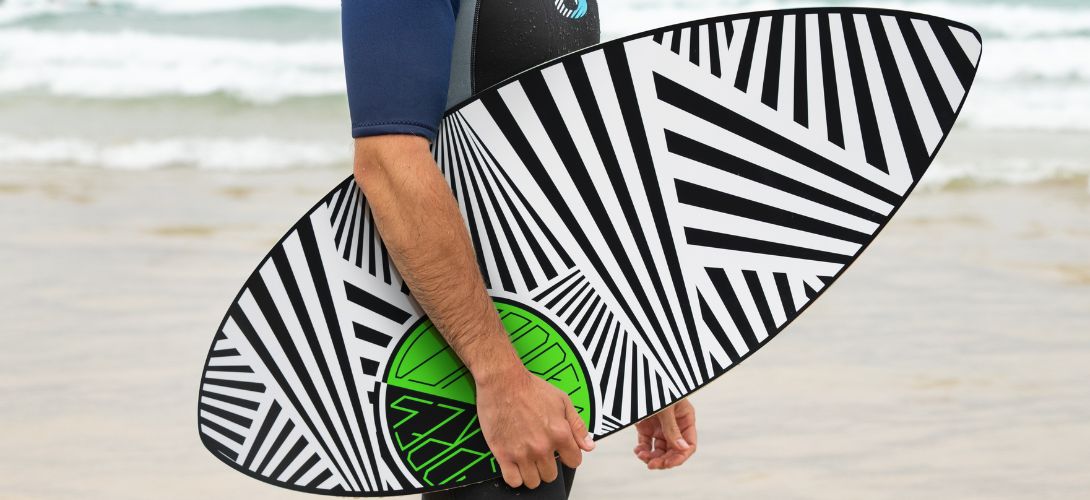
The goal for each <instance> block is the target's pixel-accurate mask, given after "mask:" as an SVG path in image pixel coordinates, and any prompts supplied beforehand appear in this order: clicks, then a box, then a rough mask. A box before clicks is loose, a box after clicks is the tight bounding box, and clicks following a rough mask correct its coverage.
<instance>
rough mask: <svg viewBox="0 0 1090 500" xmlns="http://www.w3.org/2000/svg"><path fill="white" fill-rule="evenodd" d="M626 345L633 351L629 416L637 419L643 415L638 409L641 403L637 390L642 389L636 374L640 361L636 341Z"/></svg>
mask: <svg viewBox="0 0 1090 500" xmlns="http://www.w3.org/2000/svg"><path fill="white" fill-rule="evenodd" d="M626 347H627V350H628V351H629V352H630V353H631V354H630V355H631V356H632V361H631V363H632V366H630V367H629V373H628V390H629V392H630V393H631V395H630V397H629V398H628V414H629V418H631V419H632V420H633V421H635V420H636V419H638V418H640V416H641V415H640V414H639V412H638V411H637V410H636V409H637V407H639V404H640V400H639V393H638V392H637V391H639V389H640V382H639V381H638V380H636V375H638V374H637V373H636V363H639V361H638V360H636V343H635V342H631V343H629V344H627V345H626Z"/></svg>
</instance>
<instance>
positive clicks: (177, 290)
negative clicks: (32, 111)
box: [0, 168, 1090, 499]
mask: <svg viewBox="0 0 1090 500" xmlns="http://www.w3.org/2000/svg"><path fill="white" fill-rule="evenodd" d="M345 175H346V172H344V171H334V170H314V171H308V172H300V171H294V172H283V173H262V174H241V173H237V174H236V173H209V172H199V171H194V170H162V171H153V172H118V171H102V170H94V169H86V168H82V169H65V168H56V169H49V170H48V173H44V174H43V171H42V169H40V168H39V169H20V168H4V169H0V263H2V264H0V272H2V276H3V278H2V279H0V304H2V307H0V320H2V324H3V328H2V329H0V345H2V346H3V348H2V349H0V427H2V429H3V433H2V435H3V437H2V438H0V498H5V499H23V498H35V499H69V498H83V499H127V498H133V499H138V498H139V499H144V498H163V499H173V498H179V499H180V498H197V497H200V498H210V499H219V498H223V499H237V498H262V499H276V498H301V497H302V495H300V494H297V493H292V492H289V491H287V490H281V489H278V488H275V487H272V486H267V485H265V484H263V483H260V482H257V481H255V480H252V479H249V478H247V477H244V476H242V475H240V474H238V473H236V472H234V471H232V470H230V469H229V468H227V467H225V466H224V465H222V464H220V463H219V462H218V461H217V460H215V459H213V458H212V457H211V456H210V455H208V453H207V452H206V451H205V450H204V449H203V447H202V446H201V444H200V442H199V440H198V438H197V432H196V423H195V404H196V396H197V385H196V384H197V381H198V378H199V376H200V371H201V365H202V363H203V361H204V356H205V354H206V350H207V347H208V344H209V342H210V341H211V338H212V335H213V333H214V330H215V328H216V326H217V325H218V323H219V321H220V318H221V316H222V314H223V312H224V308H225V307H226V306H227V305H228V303H229V302H230V300H231V298H232V297H233V296H234V294H235V293H236V292H237V290H238V287H239V286H240V285H241V283H242V281H243V279H244V278H245V277H246V275H247V274H248V273H249V272H250V270H251V269H252V268H253V266H255V265H256V264H257V262H258V260H259V259H260V258H261V256H262V255H263V253H264V252H265V251H266V250H267V249H268V248H269V247H271V246H272V244H273V243H274V242H275V241H276V240H277V239H278V238H279V237H280V236H281V234H282V233H283V231H284V230H286V229H287V227H288V226H289V224H290V222H292V221H294V220H295V218H296V217H297V216H299V215H300V214H302V213H303V212H304V211H305V210H306V209H307V208H309V207H310V206H311V205H312V204H313V202H314V201H315V200H317V199H318V197H319V196H321V195H322V194H323V193H325V192H326V190H327V189H328V188H329V187H331V186H333V185H334V184H335V183H336V182H338V181H339V180H341V179H342V178H343V177H344V176H345ZM1088 380H1090V194H1088V192H1087V186H1086V181H1085V179H1083V180H1080V181H1079V182H1071V183H1057V184H1047V185H1034V186H1021V187H989V188H981V187H978V188H964V189H947V190H943V191H931V192H922V193H918V194H916V195H914V196H913V197H912V198H911V199H910V200H909V201H908V203H907V204H906V205H905V207H904V208H903V209H902V211H901V213H900V214H899V215H898V216H897V217H896V218H895V219H894V221H893V222H892V223H891V224H890V225H889V227H888V228H887V229H886V230H885V232H884V233H883V235H882V236H881V237H880V238H879V239H878V240H877V242H876V243H875V244H874V245H872V246H871V248H870V249H869V250H868V251H867V252H866V253H865V254H864V256H863V257H861V258H860V260H859V262H858V263H857V264H856V265H855V266H854V267H853V268H852V269H851V270H849V271H848V272H847V273H846V274H845V276H844V277H843V278H842V279H841V280H840V281H838V284H837V285H835V286H834V287H833V290H832V291H831V292H830V293H828V294H826V295H825V296H824V298H823V299H821V300H820V301H818V302H817V304H815V305H814V306H813V307H812V308H811V309H810V310H809V312H807V313H806V314H805V315H804V316H803V317H801V318H800V319H799V320H798V321H796V322H795V323H794V324H793V325H792V326H791V327H790V328H789V329H788V330H787V331H786V332H785V333H784V334H783V338H782V339H779V340H776V341H775V342H773V343H772V345H770V346H769V347H768V348H766V349H764V350H763V351H762V352H761V353H759V354H757V355H755V356H754V357H753V358H752V359H751V360H749V361H747V362H746V363H744V364H743V365H741V366H740V367H739V368H737V369H736V370H733V371H731V372H730V373H729V374H728V375H726V376H725V377H723V379H721V380H718V381H716V382H715V383H713V384H712V385H710V386H709V387H707V388H705V389H704V390H701V391H700V392H699V393H697V394H696V395H695V396H693V401H694V403H695V405H696V406H697V408H698V420H699V432H700V439H699V451H698V452H697V455H696V456H695V457H694V458H693V459H692V461H691V462H690V463H688V464H686V465H685V466H684V467H682V468H679V469H676V470H673V471H668V472H654V473H652V472H648V471H645V470H643V468H642V464H641V463H639V462H637V461H636V460H635V458H634V457H632V456H631V453H630V450H631V448H632V446H633V445H634V442H633V441H634V439H635V438H634V436H633V434H632V432H631V431H625V432H622V433H620V434H619V435H616V436H614V437H611V438H609V439H607V440H603V441H602V442H601V443H600V445H599V448H598V450H597V451H595V452H594V453H592V454H591V455H589V456H588V457H587V458H586V461H585V465H584V467H582V468H581V470H580V471H579V475H578V479H577V481H576V486H575V491H574V493H573V496H572V497H573V498H576V499H598V498H626V499H638V498H672V499H682V498H684V499H688V498H693V499H697V498H747V499H750V498H756V499H762V498H769V499H785V498H836V499H842V498H893V499H899V498H905V499H918V498H959V499H968V498H981V499H985V498H986V499H997V498H1033V499H1040V498H1076V497H1079V496H1081V495H1085V494H1086V492H1087V491H1090V474H1088V473H1087V471H1088V470H1090V453H1088V452H1087V450H1088V449H1090V383H1088Z"/></svg>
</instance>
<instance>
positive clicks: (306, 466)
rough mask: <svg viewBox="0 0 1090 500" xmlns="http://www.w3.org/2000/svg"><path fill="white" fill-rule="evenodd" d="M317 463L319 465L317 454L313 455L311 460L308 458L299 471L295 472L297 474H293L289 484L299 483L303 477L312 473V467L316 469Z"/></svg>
mask: <svg viewBox="0 0 1090 500" xmlns="http://www.w3.org/2000/svg"><path fill="white" fill-rule="evenodd" d="M317 463H318V454H317V453H315V454H313V455H311V456H310V458H308V459H307V461H306V462H303V465H300V466H299V470H297V471H295V474H292V475H291V477H290V478H288V481H287V482H289V483H291V484H296V483H298V482H299V480H300V479H302V478H303V476H305V475H306V473H307V472H310V469H311V468H312V467H314V465H315V464H317Z"/></svg>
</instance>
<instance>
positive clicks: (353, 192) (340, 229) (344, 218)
mask: <svg viewBox="0 0 1090 500" xmlns="http://www.w3.org/2000/svg"><path fill="white" fill-rule="evenodd" d="M360 194H362V193H361V191H360V188H359V187H358V186H357V187H355V188H354V189H349V191H348V195H349V198H348V201H347V203H346V204H345V206H344V212H343V213H342V214H341V216H340V223H338V224H337V235H336V236H335V237H334V238H333V239H334V240H335V241H336V242H337V244H338V245H340V243H341V238H342V237H343V236H344V228H345V225H346V224H347V223H348V214H349V212H351V210H352V208H355V203H354V202H355V200H356V196H359V195H360ZM349 205H351V206H352V208H349Z"/></svg>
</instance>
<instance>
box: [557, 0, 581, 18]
mask: <svg viewBox="0 0 1090 500" xmlns="http://www.w3.org/2000/svg"><path fill="white" fill-rule="evenodd" d="M565 3H567V2H566V0H556V10H557V11H558V12H560V15H562V16H564V17H567V18H569V19H579V18H580V17H583V16H584V15H585V14H586V13H587V0H575V8H571V7H568V6H567V5H565Z"/></svg>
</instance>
